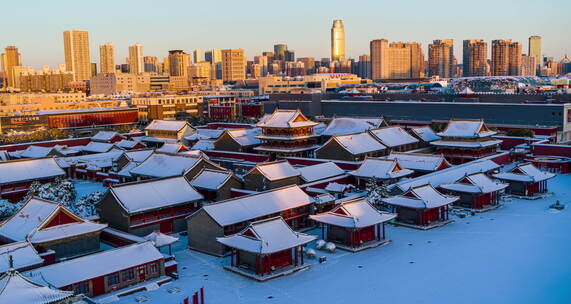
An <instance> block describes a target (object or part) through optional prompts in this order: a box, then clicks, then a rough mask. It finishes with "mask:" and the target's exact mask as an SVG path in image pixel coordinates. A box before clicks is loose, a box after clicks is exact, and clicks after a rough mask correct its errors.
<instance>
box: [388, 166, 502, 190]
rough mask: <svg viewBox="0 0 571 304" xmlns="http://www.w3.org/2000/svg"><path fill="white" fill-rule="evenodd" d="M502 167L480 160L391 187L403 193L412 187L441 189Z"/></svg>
mask: <svg viewBox="0 0 571 304" xmlns="http://www.w3.org/2000/svg"><path fill="white" fill-rule="evenodd" d="M499 167H500V166H499V165H498V164H496V163H495V162H493V161H491V160H488V159H480V160H475V161H471V162H468V163H464V164H461V165H457V166H453V167H450V168H446V169H443V170H440V171H435V172H432V173H429V174H426V175H423V176H419V177H415V178H411V179H408V180H403V181H400V182H398V183H396V184H394V185H391V186H389V188H391V187H398V188H399V189H400V190H401V191H403V192H404V191H407V190H408V189H410V188H411V187H417V186H421V185H426V184H431V185H432V186H433V187H436V188H437V187H440V185H442V184H449V183H453V182H455V181H457V180H459V179H461V178H462V177H464V176H466V175H470V174H474V173H479V172H489V171H491V170H495V169H497V168H499Z"/></svg>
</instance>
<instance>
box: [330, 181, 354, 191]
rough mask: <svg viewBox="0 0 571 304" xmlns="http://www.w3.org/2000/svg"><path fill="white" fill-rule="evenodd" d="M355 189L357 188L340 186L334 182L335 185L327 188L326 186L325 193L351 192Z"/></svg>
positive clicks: (331, 184)
mask: <svg viewBox="0 0 571 304" xmlns="http://www.w3.org/2000/svg"><path fill="white" fill-rule="evenodd" d="M353 188H355V186H353V185H351V184H340V183H336V182H333V183H328V184H327V186H325V191H329V192H337V193H341V192H345V191H347V190H351V189H353Z"/></svg>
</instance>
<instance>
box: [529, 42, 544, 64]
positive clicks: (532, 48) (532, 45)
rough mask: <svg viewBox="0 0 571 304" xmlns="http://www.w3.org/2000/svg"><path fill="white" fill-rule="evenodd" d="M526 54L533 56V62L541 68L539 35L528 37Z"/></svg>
mask: <svg viewBox="0 0 571 304" xmlns="http://www.w3.org/2000/svg"><path fill="white" fill-rule="evenodd" d="M527 55H528V56H531V57H533V58H535V64H536V65H538V67H539V68H541V61H542V60H541V59H542V58H541V36H531V37H529V45H528V51H527Z"/></svg>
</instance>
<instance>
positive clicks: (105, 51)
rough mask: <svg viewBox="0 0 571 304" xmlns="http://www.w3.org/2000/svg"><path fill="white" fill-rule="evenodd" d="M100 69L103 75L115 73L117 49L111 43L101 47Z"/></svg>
mask: <svg viewBox="0 0 571 304" xmlns="http://www.w3.org/2000/svg"><path fill="white" fill-rule="evenodd" d="M99 68H100V70H101V73H102V74H110V73H115V47H114V46H113V43H111V42H109V43H106V44H104V45H101V46H99Z"/></svg>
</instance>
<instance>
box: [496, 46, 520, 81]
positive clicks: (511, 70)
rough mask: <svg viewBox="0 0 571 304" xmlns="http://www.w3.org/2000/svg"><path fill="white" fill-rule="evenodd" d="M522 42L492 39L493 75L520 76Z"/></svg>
mask: <svg viewBox="0 0 571 304" xmlns="http://www.w3.org/2000/svg"><path fill="white" fill-rule="evenodd" d="M521 49H522V48H521V44H520V43H519V42H512V41H511V40H493V41H492V66H491V74H492V75H493V76H519V75H520V74H521Z"/></svg>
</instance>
